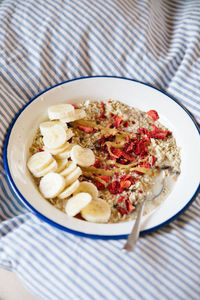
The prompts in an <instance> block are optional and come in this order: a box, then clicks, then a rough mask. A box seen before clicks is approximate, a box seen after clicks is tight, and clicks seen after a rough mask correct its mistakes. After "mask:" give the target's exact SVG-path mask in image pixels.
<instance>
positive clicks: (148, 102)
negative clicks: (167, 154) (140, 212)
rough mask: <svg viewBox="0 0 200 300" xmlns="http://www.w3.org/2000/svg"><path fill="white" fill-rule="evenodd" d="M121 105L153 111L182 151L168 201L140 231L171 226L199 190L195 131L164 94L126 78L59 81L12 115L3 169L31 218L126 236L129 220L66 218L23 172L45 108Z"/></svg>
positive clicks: (180, 108) (75, 229)
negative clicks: (104, 102) (115, 102)
mask: <svg viewBox="0 0 200 300" xmlns="http://www.w3.org/2000/svg"><path fill="white" fill-rule="evenodd" d="M108 98H110V99H113V100H120V101H122V102H124V103H126V104H128V105H131V106H134V107H137V108H139V109H141V110H143V111H148V110H150V109H155V110H156V111H157V112H158V114H159V116H160V122H161V123H162V124H163V125H165V126H166V127H167V128H168V129H169V130H170V131H172V133H173V135H174V137H175V138H176V142H177V145H178V147H180V149H181V160H182V162H181V174H180V176H179V178H178V181H177V183H176V185H175V186H174V189H173V190H172V192H171V194H170V195H169V197H168V198H167V199H166V200H165V201H164V202H163V203H162V204H161V205H160V206H159V207H158V208H157V209H156V210H155V211H154V212H153V213H150V214H149V215H146V216H144V217H143V218H142V224H141V230H142V232H148V231H151V230H155V229H157V228H159V227H160V226H163V225H165V224H166V223H168V222H170V221H172V220H173V219H174V218H176V217H177V216H178V215H179V214H180V213H181V212H183V210H184V209H185V208H186V207H187V206H188V205H189V204H190V203H191V201H192V200H193V199H194V197H195V195H196V194H197V191H198V187H199V178H200V170H199V164H198V162H199V149H200V138H199V130H198V127H197V125H196V123H195V121H194V120H193V118H192V117H191V115H190V114H189V113H188V111H187V110H186V109H185V108H183V106H182V105H181V104H180V103H179V102H177V101H176V100H174V99H172V98H170V97H169V96H168V95H166V94H165V93H163V92H161V91H159V90H157V89H155V88H153V87H151V86H149V85H147V84H144V83H140V82H137V81H134V80H131V79H126V78H119V77H106V76H97V77H86V78H78V79H75V80H71V81H67V82H63V83H61V84H59V85H56V86H54V87H51V88H50V89H48V90H46V91H44V92H42V93H40V94H39V95H37V96H36V97H35V98H33V99H32V100H31V101H30V102H29V103H28V104H26V105H25V107H23V109H22V110H21V111H20V112H19V114H18V115H17V116H16V118H15V120H14V121H13V123H12V125H11V127H10V129H9V131H8V134H7V137H6V141H5V147H4V166H5V170H6V174H7V178H8V181H9V183H10V186H11V188H12V190H13V191H14V193H15V195H16V197H17V198H18V199H19V200H20V201H21V202H22V203H23V204H24V205H25V206H26V207H27V208H28V209H29V210H30V211H32V212H33V213H34V214H36V215H37V216H38V217H40V218H42V219H43V220H45V221H46V222H48V223H49V224H51V225H52V226H55V227H58V228H60V229H63V230H66V231H71V232H73V233H76V234H81V235H85V236H89V237H96V238H97V237H100V238H119V237H123V236H125V235H127V234H128V233H129V232H130V230H131V228H132V226H133V223H134V221H131V222H123V223H118V224H94V223H89V222H86V221H82V220H79V219H76V218H71V217H68V216H67V215H66V214H64V213H63V212H61V211H59V210H58V209H56V208H55V207H53V206H52V205H51V204H50V203H49V202H48V201H46V200H45V199H44V198H42V196H41V194H40V193H39V191H38V189H37V188H36V187H35V185H34V183H33V178H32V177H31V175H30V173H29V172H28V170H27V168H26V162H27V157H28V149H29V147H30V145H31V143H32V139H33V136H34V134H35V132H36V129H37V128H38V125H39V123H40V122H41V121H43V120H45V119H46V118H47V108H48V106H50V105H52V104H55V103H78V102H80V101H83V100H87V99H91V100H99V101H100V100H105V99H108Z"/></svg>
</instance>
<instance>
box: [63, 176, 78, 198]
mask: <svg viewBox="0 0 200 300" xmlns="http://www.w3.org/2000/svg"><path fill="white" fill-rule="evenodd" d="M79 184H80V182H79V181H78V180H76V181H74V182H73V183H72V184H71V185H70V186H69V187H67V188H66V189H65V190H64V191H62V193H61V194H59V195H58V198H60V199H65V198H67V197H69V196H71V195H72V194H73V193H74V192H75V191H76V190H77V188H78V186H79Z"/></svg>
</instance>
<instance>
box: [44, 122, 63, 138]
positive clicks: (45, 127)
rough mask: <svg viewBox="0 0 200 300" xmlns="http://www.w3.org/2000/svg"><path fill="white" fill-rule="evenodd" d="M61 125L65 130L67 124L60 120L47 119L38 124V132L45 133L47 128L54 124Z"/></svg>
mask: <svg viewBox="0 0 200 300" xmlns="http://www.w3.org/2000/svg"><path fill="white" fill-rule="evenodd" d="M56 124H57V125H61V126H62V127H63V128H64V129H65V130H67V124H66V123H63V122H60V121H47V122H42V123H41V124H40V132H41V134H42V135H45V134H46V133H47V132H48V130H49V128H51V127H53V126H54V125H56Z"/></svg>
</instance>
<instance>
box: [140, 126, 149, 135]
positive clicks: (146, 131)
mask: <svg viewBox="0 0 200 300" xmlns="http://www.w3.org/2000/svg"><path fill="white" fill-rule="evenodd" d="M138 132H139V133H140V134H142V135H147V136H148V135H149V133H150V131H148V130H147V129H146V128H138Z"/></svg>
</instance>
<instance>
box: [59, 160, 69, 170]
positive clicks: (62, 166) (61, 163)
mask: <svg viewBox="0 0 200 300" xmlns="http://www.w3.org/2000/svg"><path fill="white" fill-rule="evenodd" d="M56 162H57V164H58V167H57V170H56V171H57V173H60V172H61V171H63V169H64V168H65V167H66V166H67V164H68V163H69V161H68V158H63V159H57V160H56Z"/></svg>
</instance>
